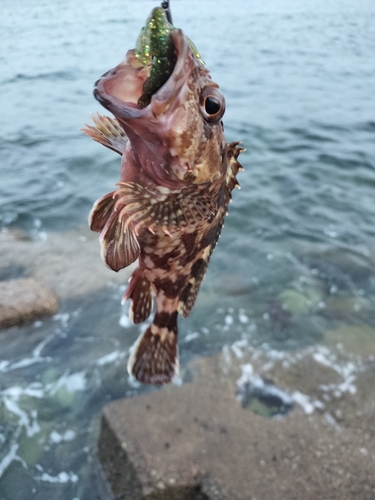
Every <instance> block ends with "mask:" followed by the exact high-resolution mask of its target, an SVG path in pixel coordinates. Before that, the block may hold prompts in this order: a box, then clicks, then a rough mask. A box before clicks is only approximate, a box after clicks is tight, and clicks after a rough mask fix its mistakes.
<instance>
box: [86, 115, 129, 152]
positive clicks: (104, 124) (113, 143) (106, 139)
mask: <svg viewBox="0 0 375 500" xmlns="http://www.w3.org/2000/svg"><path fill="white" fill-rule="evenodd" d="M91 119H92V121H93V122H94V127H93V126H92V125H87V123H85V125H86V127H85V128H81V130H82V132H83V133H85V134H86V135H88V136H89V137H91V138H92V139H94V141H96V142H99V143H100V144H103V146H105V147H106V148H109V149H112V151H115V152H116V153H118V154H119V155H122V153H123V152H124V150H125V146H126V143H127V142H128V137H127V135H126V134H125V132H124V130H123V128H122V127H121V125H120V123H119V122H118V121H117V119H116V118H111V117H110V116H103V115H101V114H99V113H97V117H95V116H93V115H91Z"/></svg>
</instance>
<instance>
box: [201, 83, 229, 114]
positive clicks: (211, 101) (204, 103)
mask: <svg viewBox="0 0 375 500" xmlns="http://www.w3.org/2000/svg"><path fill="white" fill-rule="evenodd" d="M200 108H201V113H202V115H203V118H204V119H205V120H206V121H207V122H210V123H214V122H218V121H219V120H220V119H221V117H222V116H223V114H224V111H225V99H224V96H223V94H222V93H221V92H219V90H218V89H217V88H216V87H206V88H205V89H203V90H202V93H201V96H200Z"/></svg>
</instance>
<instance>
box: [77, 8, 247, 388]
mask: <svg viewBox="0 0 375 500" xmlns="http://www.w3.org/2000/svg"><path fill="white" fill-rule="evenodd" d="M94 96H95V98H96V99H97V100H98V101H99V102H100V103H101V104H102V105H103V106H104V107H105V108H106V109H107V110H109V111H110V112H111V113H112V114H113V115H114V117H115V118H110V117H106V116H101V115H98V116H97V117H95V118H93V121H94V126H87V127H86V128H85V129H83V130H84V132H85V133H86V134H87V135H89V136H91V137H92V138H93V139H94V140H96V141H98V142H100V143H102V144H103V145H105V146H106V147H108V148H110V149H112V150H114V151H115V152H117V153H119V154H120V155H121V156H122V161H121V174H120V182H119V183H118V184H117V186H118V188H117V189H116V190H115V191H113V192H111V193H109V194H106V195H105V196H104V197H102V198H101V199H99V200H98V201H97V202H96V203H95V205H94V207H93V209H92V211H91V214H90V227H91V229H92V230H93V231H97V232H99V233H100V243H101V250H102V258H103V260H104V262H105V263H106V265H107V266H108V267H109V268H110V269H113V270H114V271H119V270H120V269H122V268H124V267H126V266H129V264H131V263H132V262H134V261H135V260H136V259H138V268H137V269H136V270H135V271H134V272H133V274H132V276H131V278H130V280H129V285H128V288H127V290H126V292H125V294H124V297H123V302H125V300H127V299H129V300H130V301H131V304H130V308H129V317H130V319H131V320H132V321H133V322H134V323H141V322H143V321H145V320H146V319H147V318H148V317H149V315H150V314H151V312H152V309H153V301H154V299H155V302H156V305H155V315H154V319H153V322H152V323H151V325H150V326H148V328H147V329H146V330H145V332H144V333H143V334H142V335H141V336H140V338H139V339H138V340H137V342H136V344H135V346H134V348H133V352H132V354H131V356H130V359H129V362H128V371H129V373H130V374H131V375H133V376H134V377H135V378H136V379H137V380H139V381H140V382H143V383H148V384H164V383H167V382H170V381H171V379H172V378H173V376H174V375H175V374H176V373H177V372H178V367H179V362H178V344H177V316H178V314H181V315H182V316H183V317H185V318H186V317H187V316H188V315H189V313H190V311H191V309H192V307H193V305H194V302H195V299H196V297H197V294H198V290H199V287H200V284H201V282H202V279H203V277H204V275H205V273H206V270H207V265H208V261H209V258H210V256H211V253H212V251H213V249H214V247H215V245H216V243H217V240H218V238H219V235H220V232H221V228H222V226H223V222H224V217H225V215H226V214H227V207H228V203H229V201H230V200H231V192H232V190H233V188H234V187H239V185H238V182H237V180H236V175H237V173H238V171H239V170H243V169H242V167H241V165H240V164H239V163H238V161H237V157H238V155H239V153H240V152H242V151H243V149H242V148H240V147H239V146H238V144H239V143H234V142H232V143H229V144H227V143H226V140H225V137H224V129H223V123H222V117H223V114H224V111H225V100H224V96H223V95H222V93H221V92H220V90H219V86H218V85H217V83H215V82H213V80H212V79H211V76H210V73H209V71H208V70H207V69H206V67H205V64H204V63H203V61H202V59H201V57H200V55H199V53H198V51H197V49H196V48H195V46H194V44H193V43H192V42H191V40H189V39H188V38H187V37H186V36H185V35H184V33H183V32H182V31H181V30H180V29H176V28H175V27H174V26H172V25H171V24H169V22H168V21H167V18H166V14H165V11H164V10H163V9H162V8H155V9H154V10H153V12H152V13H151V16H150V17H149V18H148V20H147V22H146V25H145V27H144V28H142V31H141V34H140V35H139V37H138V41H137V44H136V48H135V49H133V50H129V51H128V52H127V54H126V57H125V60H124V61H122V62H121V63H120V64H119V65H118V66H116V67H115V68H114V69H111V70H109V71H108V72H107V73H105V74H104V75H103V76H102V77H101V78H99V80H98V81H97V82H96V84H95V88H94Z"/></svg>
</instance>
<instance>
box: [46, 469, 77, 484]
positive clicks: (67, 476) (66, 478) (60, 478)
mask: <svg viewBox="0 0 375 500" xmlns="http://www.w3.org/2000/svg"><path fill="white" fill-rule="evenodd" d="M36 479H37V480H39V481H44V482H47V483H68V482H71V483H76V482H77V481H78V476H77V474H74V473H73V472H65V471H63V472H60V473H59V474H58V475H57V476H51V475H50V474H47V472H43V474H42V475H41V476H38V477H36Z"/></svg>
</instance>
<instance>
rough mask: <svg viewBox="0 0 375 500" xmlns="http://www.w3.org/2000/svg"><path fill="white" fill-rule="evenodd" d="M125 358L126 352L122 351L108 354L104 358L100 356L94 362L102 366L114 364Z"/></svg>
mask: <svg viewBox="0 0 375 500" xmlns="http://www.w3.org/2000/svg"><path fill="white" fill-rule="evenodd" d="M125 356H126V352H123V351H118V350H117V351H113V352H110V353H109V354H106V355H105V356H102V357H101V358H99V359H98V360H97V361H96V364H97V365H99V366H104V365H108V364H110V363H114V362H115V361H117V360H118V359H122V358H124V357H125Z"/></svg>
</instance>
